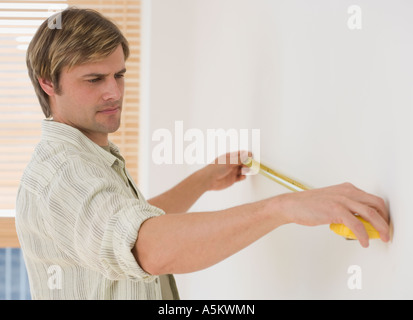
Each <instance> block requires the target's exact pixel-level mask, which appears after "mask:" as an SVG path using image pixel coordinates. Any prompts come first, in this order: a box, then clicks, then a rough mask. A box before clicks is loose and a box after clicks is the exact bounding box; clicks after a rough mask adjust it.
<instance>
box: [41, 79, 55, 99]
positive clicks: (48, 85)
mask: <svg viewBox="0 0 413 320" xmlns="http://www.w3.org/2000/svg"><path fill="white" fill-rule="evenodd" d="M37 81H39V84H40V86H41V87H42V89H43V91H44V92H46V93H47V95H49V96H51V97H52V96H54V95H55V94H56V91H55V88H54V85H53V83H52V81H50V80H47V79H42V78H37Z"/></svg>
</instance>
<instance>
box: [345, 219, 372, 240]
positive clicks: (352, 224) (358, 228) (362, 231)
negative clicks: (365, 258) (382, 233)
mask: <svg viewBox="0 0 413 320" xmlns="http://www.w3.org/2000/svg"><path fill="white" fill-rule="evenodd" d="M343 223H344V224H345V225H346V226H347V227H348V228H350V230H351V231H353V233H354V235H355V236H356V238H357V240H358V241H359V242H360V244H361V246H362V247H363V248H367V247H368V246H369V235H368V233H367V231H366V228H364V225H363V223H362V222H361V221H360V220H358V219H357V218H356V217H355V216H354V215H352V214H351V215H348V214H347V215H346V218H344V219H343Z"/></svg>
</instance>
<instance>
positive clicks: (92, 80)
mask: <svg viewBox="0 0 413 320" xmlns="http://www.w3.org/2000/svg"><path fill="white" fill-rule="evenodd" d="M100 80H101V78H95V79H90V80H88V82H90V83H96V82H98V81H100Z"/></svg>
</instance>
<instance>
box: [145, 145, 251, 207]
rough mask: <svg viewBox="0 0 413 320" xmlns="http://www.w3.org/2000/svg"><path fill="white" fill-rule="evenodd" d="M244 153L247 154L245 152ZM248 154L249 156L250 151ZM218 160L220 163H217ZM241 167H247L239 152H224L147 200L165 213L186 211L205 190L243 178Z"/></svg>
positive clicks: (223, 185) (219, 188)
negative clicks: (173, 185)
mask: <svg viewBox="0 0 413 320" xmlns="http://www.w3.org/2000/svg"><path fill="white" fill-rule="evenodd" d="M245 155H246V156H247V153H245ZM248 155H249V156H251V153H249V154H248ZM231 157H233V158H232V159H233V161H232V162H233V163H231ZM220 160H221V161H222V162H223V163H222V164H220V163H219V161H220ZM243 167H245V168H247V167H246V166H244V165H243V164H242V162H241V152H235V153H227V154H224V155H222V156H221V157H218V158H217V159H215V161H214V162H213V163H211V164H209V165H207V166H206V167H204V168H202V169H201V170H198V171H196V172H194V173H193V174H191V175H190V176H189V177H187V178H186V179H185V180H183V181H182V182H180V183H179V184H177V185H176V186H175V187H173V188H172V189H170V190H168V191H166V192H164V193H162V194H161V195H159V196H157V197H154V198H152V199H149V200H148V202H149V203H150V204H151V205H153V206H155V207H158V208H161V209H162V210H163V211H165V212H166V213H178V212H180V213H184V212H187V211H188V210H189V208H190V207H191V206H192V205H193V204H194V203H195V202H196V201H197V200H198V199H199V198H200V197H201V196H202V195H203V194H204V193H205V192H206V191H211V190H221V189H225V188H227V187H229V186H231V185H232V184H234V183H235V182H238V181H242V180H244V179H245V175H242V173H241V169H242V168H243Z"/></svg>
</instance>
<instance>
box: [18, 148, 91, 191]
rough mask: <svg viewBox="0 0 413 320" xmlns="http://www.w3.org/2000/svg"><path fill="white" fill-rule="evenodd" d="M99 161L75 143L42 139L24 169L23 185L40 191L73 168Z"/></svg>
mask: <svg viewBox="0 0 413 320" xmlns="http://www.w3.org/2000/svg"><path fill="white" fill-rule="evenodd" d="M98 162H99V159H97V158H96V157H95V156H94V155H93V154H90V153H89V152H87V151H86V150H83V149H82V148H79V147H78V146H75V145H73V144H70V143H63V142H54V141H41V142H40V143H39V144H38V145H37V146H36V148H35V150H34V152H33V155H32V158H31V160H30V162H29V163H28V165H27V167H26V168H25V170H24V173H23V176H22V179H21V186H22V187H23V186H24V187H26V188H29V189H33V191H34V190H36V191H37V192H39V191H40V190H43V189H44V188H45V187H46V186H47V185H49V184H50V182H51V181H52V180H53V179H58V178H59V177H60V176H61V175H62V174H66V173H67V171H68V170H72V169H71V168H79V167H80V166H95V165H97V163H98Z"/></svg>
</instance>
